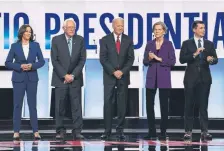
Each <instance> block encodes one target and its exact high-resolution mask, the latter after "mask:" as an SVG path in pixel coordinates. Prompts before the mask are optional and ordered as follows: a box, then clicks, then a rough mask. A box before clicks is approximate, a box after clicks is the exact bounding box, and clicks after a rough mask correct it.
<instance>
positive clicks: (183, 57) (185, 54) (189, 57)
mask: <svg viewBox="0 0 224 151" xmlns="http://www.w3.org/2000/svg"><path fill="white" fill-rule="evenodd" d="M193 54H194V53H193V52H191V53H190V52H189V51H188V50H187V43H186V41H184V42H183V44H182V47H181V50H180V58H179V60H180V63H181V64H184V63H188V62H191V61H193V60H194V57H193Z"/></svg>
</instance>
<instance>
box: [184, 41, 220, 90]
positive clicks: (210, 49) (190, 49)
mask: <svg viewBox="0 0 224 151" xmlns="http://www.w3.org/2000/svg"><path fill="white" fill-rule="evenodd" d="M204 48H205V49H204V51H203V52H202V53H203V64H200V58H199V55H198V56H197V57H196V58H194V57H193V54H194V53H195V52H196V50H197V46H196V44H195V41H194V38H192V39H189V40H186V41H184V42H183V44H182V47H181V51H180V63H182V64H183V63H187V68H186V71H185V76H184V85H185V86H187V87H192V86H194V85H195V83H196V82H197V80H198V78H200V80H202V82H205V83H208V84H211V83H212V77H211V73H210V68H209V63H208V62H207V57H208V56H213V57H214V61H213V62H212V63H210V65H213V64H217V63H218V58H217V55H216V50H215V47H214V44H213V42H211V41H209V40H206V39H204ZM199 71H200V72H201V74H200V72H199Z"/></svg>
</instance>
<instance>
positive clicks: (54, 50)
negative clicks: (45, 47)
mask: <svg viewBox="0 0 224 151" xmlns="http://www.w3.org/2000/svg"><path fill="white" fill-rule="evenodd" d="M58 57H59V56H58V48H57V44H56V41H55V38H53V39H52V44H51V61H52V65H53V67H54V70H55V72H56V74H57V75H58V76H59V77H60V78H64V76H65V75H66V74H67V72H66V70H65V69H64V68H63V67H62V65H61V63H60V62H59V60H58Z"/></svg>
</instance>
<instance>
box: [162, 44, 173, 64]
mask: <svg viewBox="0 0 224 151" xmlns="http://www.w3.org/2000/svg"><path fill="white" fill-rule="evenodd" d="M175 63H176V56H175V50H174V48H173V44H172V43H171V42H170V44H169V46H168V58H162V62H161V64H160V65H161V66H166V67H171V66H174V65H175Z"/></svg>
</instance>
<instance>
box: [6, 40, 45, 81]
mask: <svg viewBox="0 0 224 151" xmlns="http://www.w3.org/2000/svg"><path fill="white" fill-rule="evenodd" d="M29 47H30V48H29V54H28V57H27V59H26V58H25V55H24V53H23V48H22V43H21V42H16V43H13V44H12V45H11V48H10V51H9V53H8V56H7V58H6V61H5V66H6V68H8V69H12V70H13V73H12V81H13V82H23V81H24V78H25V77H26V76H25V74H26V72H27V75H28V77H29V80H30V81H38V80H39V78H38V74H37V69H38V68H40V67H42V66H43V65H44V63H45V61H44V58H43V55H42V52H41V49H40V45H39V43H37V42H30V43H29ZM13 59H14V61H13ZM37 59H38V61H36V60H37ZM29 63H31V64H32V69H31V71H25V72H23V70H22V68H21V64H29Z"/></svg>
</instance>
